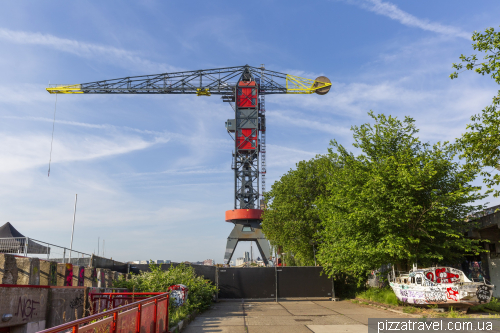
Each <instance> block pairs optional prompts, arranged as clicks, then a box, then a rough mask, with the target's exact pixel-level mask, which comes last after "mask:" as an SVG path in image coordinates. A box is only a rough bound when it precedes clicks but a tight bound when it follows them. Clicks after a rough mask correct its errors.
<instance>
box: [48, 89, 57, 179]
mask: <svg viewBox="0 0 500 333" xmlns="http://www.w3.org/2000/svg"><path fill="white" fill-rule="evenodd" d="M56 110H57V94H56V103H55V104H54V121H53V122H52V140H51V141H50V155H49V171H48V173H47V177H50V162H52V144H53V143H54V128H55V125H56Z"/></svg>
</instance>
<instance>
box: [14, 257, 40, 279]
mask: <svg viewBox="0 0 500 333" xmlns="http://www.w3.org/2000/svg"><path fill="white" fill-rule="evenodd" d="M16 265H17V283H16V284H19V285H32V286H37V285H40V259H38V258H24V257H16Z"/></svg>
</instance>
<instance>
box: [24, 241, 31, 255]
mask: <svg viewBox="0 0 500 333" xmlns="http://www.w3.org/2000/svg"><path fill="white" fill-rule="evenodd" d="M29 241H30V239H29V238H28V237H26V242H24V256H25V257H27V256H28V244H29Z"/></svg>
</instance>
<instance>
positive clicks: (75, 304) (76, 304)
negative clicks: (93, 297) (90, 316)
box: [69, 294, 83, 309]
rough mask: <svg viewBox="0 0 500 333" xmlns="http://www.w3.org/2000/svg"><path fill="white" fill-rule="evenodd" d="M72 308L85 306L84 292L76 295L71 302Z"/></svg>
mask: <svg viewBox="0 0 500 333" xmlns="http://www.w3.org/2000/svg"><path fill="white" fill-rule="evenodd" d="M69 306H70V308H72V309H76V308H79V307H82V306H83V294H82V295H80V296H78V297H75V298H74V299H73V300H72V301H71V302H70V303H69Z"/></svg>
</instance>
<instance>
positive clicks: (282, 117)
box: [268, 110, 349, 135]
mask: <svg viewBox="0 0 500 333" xmlns="http://www.w3.org/2000/svg"><path fill="white" fill-rule="evenodd" d="M287 113H288V114H289V115H291V113H290V112H287ZM289 115H286V114H285V113H284V112H281V111H275V110H273V112H272V113H269V115H268V117H269V116H270V118H271V119H272V121H275V120H274V119H273V118H275V119H276V120H278V121H280V122H284V123H287V124H292V125H294V126H297V127H303V128H308V129H312V130H314V131H321V132H326V133H330V134H336V135H345V134H348V133H349V128H348V127H342V126H335V125H332V124H331V123H328V122H320V121H315V120H310V119H305V118H303V117H300V116H296V115H293V116H289ZM332 122H333V120H332Z"/></svg>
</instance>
